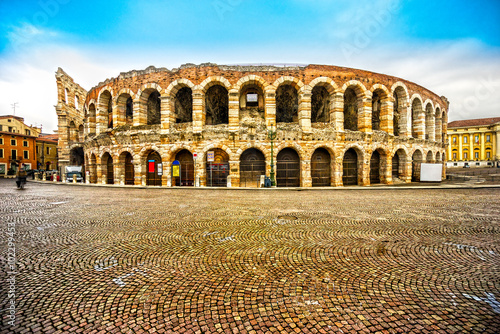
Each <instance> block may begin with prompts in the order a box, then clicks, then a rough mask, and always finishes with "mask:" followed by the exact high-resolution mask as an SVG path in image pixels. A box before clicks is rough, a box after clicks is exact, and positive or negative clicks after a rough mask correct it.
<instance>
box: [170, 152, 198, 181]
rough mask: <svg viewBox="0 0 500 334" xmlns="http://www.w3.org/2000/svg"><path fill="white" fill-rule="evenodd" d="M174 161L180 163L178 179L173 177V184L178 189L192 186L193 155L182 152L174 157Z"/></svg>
mask: <svg viewBox="0 0 500 334" xmlns="http://www.w3.org/2000/svg"><path fill="white" fill-rule="evenodd" d="M175 160H177V161H179V163H180V174H179V177H173V179H174V184H175V185H176V186H178V187H179V186H180V187H186V186H187V187H193V186H194V162H193V155H192V154H191V152H189V151H188V150H182V151H180V152H179V153H177V154H176V155H175Z"/></svg>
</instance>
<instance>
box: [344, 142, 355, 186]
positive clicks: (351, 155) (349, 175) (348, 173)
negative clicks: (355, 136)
mask: <svg viewBox="0 0 500 334" xmlns="http://www.w3.org/2000/svg"><path fill="white" fill-rule="evenodd" d="M342 166H343V167H342V170H343V175H342V183H343V184H344V186H353V185H357V184H358V154H357V153H356V151H354V149H352V148H351V149H349V150H347V152H345V154H344V161H343V164H342Z"/></svg>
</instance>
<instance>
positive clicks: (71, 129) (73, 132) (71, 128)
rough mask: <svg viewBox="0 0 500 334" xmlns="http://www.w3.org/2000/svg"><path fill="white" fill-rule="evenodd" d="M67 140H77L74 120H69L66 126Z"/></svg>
mask: <svg viewBox="0 0 500 334" xmlns="http://www.w3.org/2000/svg"><path fill="white" fill-rule="evenodd" d="M68 141H71V142H76V141H78V130H77V127H76V124H75V122H74V121H70V122H69V127H68Z"/></svg>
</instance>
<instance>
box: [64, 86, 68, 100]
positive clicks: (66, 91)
mask: <svg viewBox="0 0 500 334" xmlns="http://www.w3.org/2000/svg"><path fill="white" fill-rule="evenodd" d="M64 102H66V104H68V88H66V89H64Z"/></svg>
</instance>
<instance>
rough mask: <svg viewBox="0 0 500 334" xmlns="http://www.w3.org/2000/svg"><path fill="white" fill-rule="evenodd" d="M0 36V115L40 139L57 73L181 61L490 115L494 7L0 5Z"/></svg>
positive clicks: (229, 2)
mask: <svg viewBox="0 0 500 334" xmlns="http://www.w3.org/2000/svg"><path fill="white" fill-rule="evenodd" d="M0 32H1V33H0V89H1V91H2V92H3V93H2V96H3V98H2V99H0V114H11V113H12V108H11V104H12V103H14V102H18V103H19V105H18V109H17V111H16V114H17V115H20V116H24V117H25V119H26V121H27V122H28V123H33V124H43V126H44V132H50V131H52V130H55V129H56V127H57V117H56V115H55V110H54V107H53V106H54V104H56V86H55V79H54V73H55V71H56V70H57V68H58V67H62V68H63V69H64V70H65V71H66V72H67V73H68V74H69V75H71V76H72V77H73V78H74V79H75V81H76V82H78V83H80V84H81V85H82V86H83V87H84V88H86V89H90V88H91V87H92V86H94V85H96V84H97V83H98V82H100V81H103V80H105V79H106V78H109V77H115V76H117V75H118V74H119V73H120V72H126V71H129V70H132V69H144V68H146V67H147V66H149V65H155V66H157V67H167V68H174V67H178V66H180V65H181V64H183V63H188V62H189V63H203V62H213V63H218V64H235V63H301V64H309V63H315V64H331V65H339V66H347V67H354V68H361V69H366V70H370V71H374V72H381V73H386V74H390V75H394V76H398V77H402V78H405V79H407V80H411V81H414V82H416V83H418V84H420V85H422V86H424V87H426V88H428V89H430V90H432V91H434V92H435V93H437V94H439V95H445V96H446V97H447V98H448V99H449V100H450V101H451V107H450V110H451V113H450V120H456V119H466V118H481V117H490V116H500V94H499V92H500V0H490V1H484V0H483V1H481V0H479V1H474V2H473V1H461V0H456V1H434V2H427V1H426V2H424V1H416V0H410V1H400V0H372V1H363V0H360V1H347V0H334V1H327V0H289V1H269V0H268V1H260V0H258V1H256V0H253V1H245V0H208V1H187V0H183V1H177V0H166V1H160V0H149V1H102V0H100V1H93V0H88V1H76V0H37V1H29V0H28V1H3V0H2V1H0ZM26 89H29V90H30V91H31V92H33V91H34V93H31V94H27V93H26Z"/></svg>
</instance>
